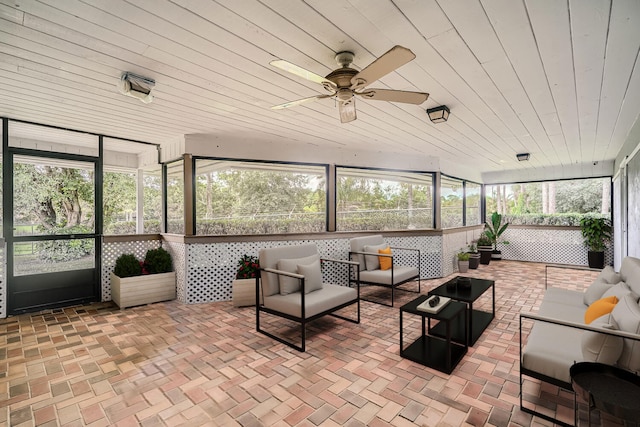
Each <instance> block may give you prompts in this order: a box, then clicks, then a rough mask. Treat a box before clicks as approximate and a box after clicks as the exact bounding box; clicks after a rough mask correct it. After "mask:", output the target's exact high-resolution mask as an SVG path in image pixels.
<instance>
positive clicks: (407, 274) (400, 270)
mask: <svg viewBox="0 0 640 427" xmlns="http://www.w3.org/2000/svg"><path fill="white" fill-rule="evenodd" d="M417 276H418V269H417V268H416V267H409V266H400V265H398V266H394V267H393V285H397V284H399V283H402V282H406V281H407V280H410V279H413V278H414V277H417ZM360 281H361V282H372V283H377V284H383V285H388V286H391V285H392V283H391V270H373V271H370V270H365V271H361V272H360Z"/></svg>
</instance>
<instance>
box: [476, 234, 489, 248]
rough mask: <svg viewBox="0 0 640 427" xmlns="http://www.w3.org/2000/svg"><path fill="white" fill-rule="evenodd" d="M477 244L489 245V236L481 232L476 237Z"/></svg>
mask: <svg viewBox="0 0 640 427" xmlns="http://www.w3.org/2000/svg"><path fill="white" fill-rule="evenodd" d="M477 244H478V246H491V245H492V243H491V239H489V236H487V235H486V234H482V235H481V236H480V237H479V238H478V242H477Z"/></svg>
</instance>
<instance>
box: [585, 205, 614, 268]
mask: <svg viewBox="0 0 640 427" xmlns="http://www.w3.org/2000/svg"><path fill="white" fill-rule="evenodd" d="M580 230H581V231H582V237H583V238H584V244H585V245H586V246H587V249H588V252H587V258H588V261H589V267H590V268H604V249H605V248H606V246H607V244H608V243H609V241H611V221H610V220H609V219H608V218H602V217H593V216H585V217H583V218H582V219H580Z"/></svg>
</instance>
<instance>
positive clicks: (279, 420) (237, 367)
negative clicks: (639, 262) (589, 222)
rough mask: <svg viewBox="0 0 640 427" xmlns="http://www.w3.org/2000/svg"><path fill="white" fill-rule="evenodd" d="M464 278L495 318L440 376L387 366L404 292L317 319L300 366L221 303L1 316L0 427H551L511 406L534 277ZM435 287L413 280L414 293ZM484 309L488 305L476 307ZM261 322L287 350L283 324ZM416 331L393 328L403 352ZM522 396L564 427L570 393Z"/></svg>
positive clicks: (394, 352)
mask: <svg viewBox="0 0 640 427" xmlns="http://www.w3.org/2000/svg"><path fill="white" fill-rule="evenodd" d="M468 275H469V276H473V277H480V278H486V279H492V280H495V281H496V318H495V319H494V321H493V322H492V323H491V325H490V326H489V328H488V329H487V330H486V331H485V332H484V334H483V335H482V336H481V337H480V339H479V340H478V341H477V342H476V344H475V345H474V346H473V347H471V348H469V352H468V353H467V355H466V356H465V357H464V358H463V360H462V361H461V362H460V364H459V365H458V366H457V368H456V369H455V370H454V372H453V373H452V374H451V375H445V374H443V373H441V372H438V371H434V370H431V369H429V368H426V367H424V366H422V365H419V364H416V363H413V362H410V361H408V360H406V359H403V358H401V357H400V356H399V347H398V345H399V335H398V334H399V331H398V329H399V327H398V322H399V320H398V311H399V310H398V307H399V306H400V305H401V304H402V303H404V302H407V301H409V300H410V299H412V298H414V297H415V296H416V295H415V294H410V293H402V292H398V293H397V294H396V295H397V296H398V295H399V297H398V301H397V305H396V307H394V308H390V307H384V306H381V305H377V304H373V303H370V302H362V322H361V323H360V324H359V325H357V324H352V323H349V322H346V321H344V320H341V319H337V318H333V317H325V318H322V319H319V320H317V321H316V322H314V323H312V324H311V326H310V327H309V329H308V341H307V352H306V353H299V352H297V351H295V350H292V349H290V348H289V347H286V346H284V345H282V344H279V343H277V342H275V341H273V340H272V339H270V338H268V337H266V336H264V335H262V334H258V333H256V331H255V309H253V308H251V307H248V308H234V307H233V306H232V304H231V302H220V303H209V304H195V305H185V304H180V303H178V302H176V301H172V302H167V303H158V304H152V305H148V306H141V307H134V308H129V309H126V310H119V309H118V308H117V307H115V306H114V305H112V304H111V303H99V304H92V305H87V306H81V307H73V308H67V309H58V310H49V311H46V312H40V313H32V314H25V315H20V316H15V317H9V318H7V319H3V320H0V425H10V426H33V425H42V426H82V425H90V426H107V425H118V426H133V425H144V426H174V425H186V426H198V425H214V426H215V425H221V426H235V425H242V426H318V425H323V426H365V425H368V426H384V425H393V426H414V425H421V426H460V425H472V426H481V425H491V426H550V425H551V424H550V423H548V422H545V421H543V420H540V419H538V418H534V417H531V416H530V415H528V414H525V413H523V412H522V411H520V409H519V402H518V398H519V397H518V396H519V386H518V382H519V372H518V357H519V356H518V355H519V334H518V314H519V313H520V312H521V311H535V310H536V309H537V307H538V305H539V302H540V300H541V298H542V294H543V292H544V277H545V266H544V265H543V264H536V263H523V262H515V261H499V262H495V261H494V262H492V263H491V264H490V265H488V266H484V265H482V266H480V268H479V269H478V270H470V271H469V273H468ZM550 276H551V277H552V280H550V285H562V286H568V287H573V288H577V289H581V288H582V286H584V285H585V284H588V283H590V282H591V281H592V280H593V278H594V277H595V273H593V272H584V271H583V272H576V271H573V270H561V269H551V270H550ZM445 280H447V278H442V279H436V280H428V281H425V282H424V286H423V293H427V292H428V290H429V289H432V288H433V287H435V286H437V285H439V284H441V283H443V282H444V281H445ZM366 292H374V293H377V294H379V293H380V292H383V291H381V290H380V289H376V288H370V290H367V291H366ZM490 304H491V299H490V293H487V295H486V296H483V297H482V298H481V299H480V300H479V301H478V302H477V303H476V304H475V305H474V307H475V308H485V309H490ZM349 310H351V311H349ZM352 313H353V309H349V308H347V309H345V310H344V314H346V315H349V314H352ZM412 322H413V323H412ZM266 323H267V325H266V327H269V326H273V327H277V328H278V330H279V331H280V332H281V333H283V334H284V335H286V336H288V337H290V338H295V337H296V332H295V330H294V329H293V328H289V327H288V325H287V324H286V323H283V321H282V320H281V319H277V318H276V319H271V320H269V321H267V322H266ZM419 327H420V326H419V319H418V318H417V317H416V319H415V320H411V319H410V318H409V317H407V318H405V335H406V337H405V340H407V341H408V340H410V339H411V336H412V334H417V333H418V331H419ZM524 387H525V398H526V399H527V400H529V401H530V402H531V403H532V404H533V405H536V406H537V407H538V408H539V409H540V410H544V411H546V412H548V413H556V414H557V415H558V416H561V417H563V418H564V419H566V420H567V421H571V419H572V417H573V410H572V405H573V396H572V395H571V394H569V393H567V392H566V391H563V390H558V389H557V388H555V387H553V386H550V385H548V384H540V383H538V382H536V381H533V380H527V381H526V382H525V384H524ZM582 409H583V410H582V411H581V415H582V416H583V417H584V416H586V415H585V413H586V411H585V410H584V407H583V408H582ZM593 418H594V419H592V425H602V426H605V425H606V426H608V425H621V423H620V422H618V421H616V420H614V419H612V418H610V417H607V416H605V415H602V416H601V415H599V414H598V413H597V412H595V413H594V414H593Z"/></svg>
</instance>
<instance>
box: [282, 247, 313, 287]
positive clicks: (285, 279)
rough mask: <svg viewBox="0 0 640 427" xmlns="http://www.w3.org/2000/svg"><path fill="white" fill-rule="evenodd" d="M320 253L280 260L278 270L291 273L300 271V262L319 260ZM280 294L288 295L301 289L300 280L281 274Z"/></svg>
mask: <svg viewBox="0 0 640 427" xmlns="http://www.w3.org/2000/svg"><path fill="white" fill-rule="evenodd" d="M319 260H320V255H319V254H314V255H309V256H306V257H302V258H291V259H286V258H285V259H281V260H280V261H278V270H282V271H287V272H289V273H298V264H303V265H308V264H311V263H313V262H314V261H319ZM279 280H280V295H287V294H290V293H292V292H298V291H299V290H300V280H299V279H296V278H295V277H289V276H282V275H281V276H280V277H279ZM321 281H322V280H321Z"/></svg>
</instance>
